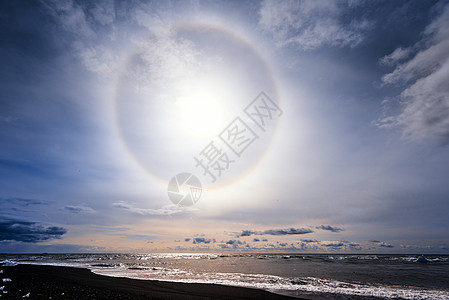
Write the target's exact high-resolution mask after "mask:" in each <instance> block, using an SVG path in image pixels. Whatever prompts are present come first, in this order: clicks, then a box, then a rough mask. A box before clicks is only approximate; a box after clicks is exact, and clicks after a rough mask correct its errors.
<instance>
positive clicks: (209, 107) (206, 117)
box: [175, 78, 229, 138]
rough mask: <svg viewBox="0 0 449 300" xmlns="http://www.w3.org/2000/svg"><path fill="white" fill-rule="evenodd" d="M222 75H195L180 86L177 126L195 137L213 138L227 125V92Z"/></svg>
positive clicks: (177, 103) (177, 98)
mask: <svg viewBox="0 0 449 300" xmlns="http://www.w3.org/2000/svg"><path fill="white" fill-rule="evenodd" d="M218 79H219V78H213V79H205V78H196V79H195V80H189V82H188V83H185V84H183V85H182V86H181V88H180V91H181V92H180V94H179V95H177V97H176V100H175V111H176V115H177V120H179V123H178V124H177V127H178V130H181V131H182V132H183V133H185V134H187V135H189V136H192V137H196V138H210V137H213V136H215V135H217V134H218V133H219V132H220V130H221V129H222V127H224V126H226V125H227V124H226V121H228V122H229V120H227V118H226V117H227V116H228V107H227V106H226V102H225V101H226V96H227V95H226V93H225V90H224V89H223V86H222V85H221V84H219V80H218Z"/></svg>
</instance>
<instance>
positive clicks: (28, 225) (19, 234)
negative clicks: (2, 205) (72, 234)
mask: <svg viewBox="0 0 449 300" xmlns="http://www.w3.org/2000/svg"><path fill="white" fill-rule="evenodd" d="M66 232H67V230H66V229H65V228H63V227H57V226H49V227H44V226H43V225H41V224H37V223H35V222H27V221H18V220H3V221H0V241H18V242H26V243H38V242H43V241H47V240H52V239H59V238H61V237H62V235H64V234H65V233H66Z"/></svg>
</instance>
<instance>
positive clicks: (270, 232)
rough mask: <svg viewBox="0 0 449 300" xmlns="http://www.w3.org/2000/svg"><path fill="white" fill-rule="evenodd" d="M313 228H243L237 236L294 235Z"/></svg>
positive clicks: (307, 231) (305, 232)
mask: <svg viewBox="0 0 449 300" xmlns="http://www.w3.org/2000/svg"><path fill="white" fill-rule="evenodd" d="M311 232H313V230H311V229H308V228H288V229H267V230H263V231H252V230H242V232H241V233H240V234H238V235H237V236H238V237H239V236H251V235H294V234H307V233H311Z"/></svg>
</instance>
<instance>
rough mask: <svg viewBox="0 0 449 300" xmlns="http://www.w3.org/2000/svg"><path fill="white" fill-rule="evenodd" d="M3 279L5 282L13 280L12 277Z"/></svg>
mask: <svg viewBox="0 0 449 300" xmlns="http://www.w3.org/2000/svg"><path fill="white" fill-rule="evenodd" d="M2 280H3V282H10V281H12V280H11V278H3V279H2Z"/></svg>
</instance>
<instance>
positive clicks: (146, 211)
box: [113, 202, 196, 216]
mask: <svg viewBox="0 0 449 300" xmlns="http://www.w3.org/2000/svg"><path fill="white" fill-rule="evenodd" d="M113 206H114V207H116V208H120V209H124V210H127V211H129V212H131V213H134V214H138V215H141V216H169V215H176V214H182V213H186V212H191V211H195V210H196V209H195V208H192V207H181V206H179V205H174V204H170V205H164V206H163V207H161V208H158V209H152V208H139V207H135V206H133V205H131V204H128V203H125V202H117V203H114V204H113Z"/></svg>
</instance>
